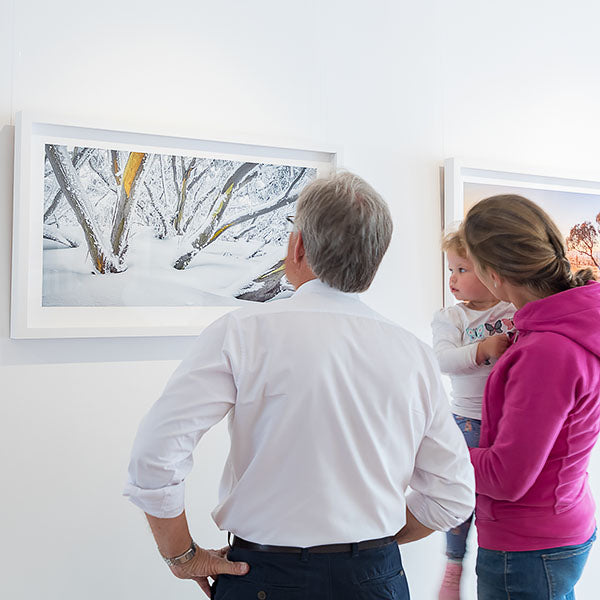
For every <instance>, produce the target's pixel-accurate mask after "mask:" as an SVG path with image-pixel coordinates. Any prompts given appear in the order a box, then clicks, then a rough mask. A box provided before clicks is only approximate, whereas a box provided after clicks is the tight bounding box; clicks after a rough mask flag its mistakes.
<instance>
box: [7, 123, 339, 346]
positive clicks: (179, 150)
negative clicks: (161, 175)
mask: <svg viewBox="0 0 600 600" xmlns="http://www.w3.org/2000/svg"><path fill="white" fill-rule="evenodd" d="M48 143H54V144H60V145H66V146H86V147H94V148H104V149H107V150H125V151H143V152H149V153H156V154H171V155H180V156H185V157H199V158H207V157H208V158H215V159H223V160H230V161H249V162H251V161H252V160H254V161H255V162H261V163H269V164H274V165H278V164H279V165H287V164H290V163H291V164H294V165H295V166H305V167H309V168H316V169H317V177H322V176H326V175H327V174H328V173H331V172H334V171H335V170H336V169H337V168H338V166H339V163H340V157H341V152H340V149H339V148H335V147H332V146H325V145H316V144H301V145H300V144H297V145H295V144H294V143H290V142H289V141H288V142H284V141H282V140H279V141H274V140H269V143H268V144H267V143H266V142H265V141H257V140H254V141H251V140H243V141H235V140H227V139H219V138H217V137H214V138H209V137H208V136H203V137H201V138H189V137H177V136H170V135H165V134H164V133H148V132H130V131H127V130H125V129H115V128H108V127H107V126H106V124H104V123H103V124H102V126H100V125H97V126H91V125H90V124H89V123H76V122H73V121H72V120H71V121H66V120H63V119H57V118H53V117H49V116H43V115H38V114H32V113H27V112H19V113H17V119H16V128H15V165H14V197H13V244H12V283H11V329H10V335H11V338H13V339H40V338H82V337H123V336H132V337H137V336H189V335H198V334H199V333H200V332H201V331H202V329H204V328H205V327H206V326H207V325H209V324H210V323H211V322H213V321H214V320H215V319H217V318H219V317H220V316H222V315H224V314H226V313H227V312H229V311H230V310H233V309H234V308H236V307H235V306H96V307H87V306H85V307H84V306H73V307H72V306H42V274H43V248H42V246H43V235H42V231H43V211H44V196H43V177H44V175H43V173H44V160H45V144H48Z"/></svg>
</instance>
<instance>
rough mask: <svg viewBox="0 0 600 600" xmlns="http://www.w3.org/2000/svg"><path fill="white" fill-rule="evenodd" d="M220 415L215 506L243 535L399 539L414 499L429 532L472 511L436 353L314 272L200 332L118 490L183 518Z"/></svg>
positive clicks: (272, 540) (148, 508)
mask: <svg viewBox="0 0 600 600" xmlns="http://www.w3.org/2000/svg"><path fill="white" fill-rule="evenodd" d="M225 415H229V433H230V437H231V448H230V452H229V457H228V459H227V462H226V465H225V468H224V473H223V477H222V481H221V486H220V490H219V504H218V505H217V506H216V507H215V509H214V511H213V513H212V515H213V518H214V520H215V522H216V524H217V525H218V527H219V528H220V529H223V530H228V531H231V532H232V533H234V534H235V535H237V536H239V537H241V538H244V539H247V540H250V541H253V542H257V543H262V544H274V545H284V546H302V547H307V546H314V545H320V544H333V543H347V542H357V541H361V540H367V539H373V538H380V537H383V536H388V535H394V534H395V533H396V532H398V530H400V529H401V528H402V527H403V525H404V524H405V508H406V505H407V504H408V506H409V508H410V510H411V512H412V513H413V514H414V515H415V516H416V517H417V519H418V520H419V521H420V522H421V523H423V524H425V525H427V526H428V527H431V528H433V529H437V530H447V529H449V528H451V527H455V526H456V525H458V524H460V523H462V522H463V521H465V520H466V519H467V517H468V516H469V515H470V514H471V512H472V511H473V507H474V503H475V497H474V477H473V469H472V467H471V463H470V461H469V456H468V452H467V447H466V444H465V441H464V439H463V437H462V435H461V433H460V431H459V429H458V427H457V426H456V424H455V423H454V421H453V419H452V416H451V413H450V410H449V407H448V402H447V399H446V396H445V393H444V391H443V388H442V384H441V381H440V375H439V369H438V366H437V363H436V360H435V357H434V355H433V352H432V351H431V349H430V348H429V347H428V346H426V345H425V344H423V343H422V342H420V341H419V340H418V339H417V338H415V337H414V336H413V335H411V334H410V333H408V332H407V331H405V330H403V329H402V328H400V327H399V326H397V325H395V324H394V323H392V322H390V321H388V320H386V319H384V318H383V317H382V316H380V315H379V314H377V313H375V312H374V311H372V310H371V309H370V308H368V307H367V306H366V305H365V304H363V303H362V302H361V301H360V300H359V298H358V296H356V295H354V294H345V293H342V292H340V291H338V290H335V289H333V288H331V287H329V286H327V285H326V284H324V283H322V282H320V281H319V280H313V281H309V282H308V283H305V284H304V285H302V286H301V287H300V288H299V290H298V291H297V292H296V293H295V294H294V296H292V297H291V298H288V299H285V300H278V301H274V302H270V303H268V304H263V305H252V306H250V307H244V308H242V309H239V310H237V311H234V312H231V313H228V314H227V315H226V316H224V317H222V318H221V319H219V320H218V321H216V322H214V323H213V324H212V325H211V326H209V327H208V328H207V329H206V330H205V331H204V332H203V333H202V334H201V335H200V337H199V338H198V340H197V342H196V343H195V347H194V350H193V352H192V353H191V355H190V356H189V357H188V358H186V359H185V360H184V361H183V362H182V363H181V365H180V366H179V368H178V369H177V370H176V371H175V373H174V374H173V376H172V378H171V380H170V381H169V383H168V384H167V387H166V389H165V391H164V392H163V394H162V396H161V397H160V398H159V399H158V401H157V402H156V403H155V404H154V406H153V407H152V408H151V410H150V412H149V413H148V414H147V415H146V417H145V418H144V420H143V421H142V423H141V425H140V428H139V431H138V434H137V437H136V440H135V443H134V447H133V452H132V457H131V463H130V466H129V481H128V483H127V486H126V489H125V495H126V496H129V498H130V499H131V501H132V502H133V503H134V504H136V505H137V506H139V507H140V508H142V509H143V510H144V511H145V512H147V513H149V514H151V515H153V516H156V517H167V518H168V517H175V516H177V515H179V514H180V513H181V512H182V511H183V509H184V480H185V477H186V475H187V474H188V473H189V472H190V470H191V468H192V451H193V449H194V447H195V446H196V444H197V443H198V441H199V440H200V438H201V437H202V435H203V434H204V433H205V432H206V431H207V430H208V429H209V428H210V427H212V426H213V425H214V424H215V423H217V422H218V421H220V420H221V419H222V418H223V417H224V416H225ZM408 486H410V488H411V490H412V491H410V493H408V495H406V492H407V487H408Z"/></svg>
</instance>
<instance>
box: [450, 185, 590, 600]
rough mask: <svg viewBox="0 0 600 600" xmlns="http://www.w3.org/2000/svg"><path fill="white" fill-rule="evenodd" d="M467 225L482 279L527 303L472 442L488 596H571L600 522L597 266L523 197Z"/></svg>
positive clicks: (475, 213)
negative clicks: (572, 260)
mask: <svg viewBox="0 0 600 600" xmlns="http://www.w3.org/2000/svg"><path fill="white" fill-rule="evenodd" d="M462 232H463V235H464V239H465V241H466V243H467V247H468V251H469V254H470V257H471V259H472V260H473V262H474V263H475V271H476V273H477V276H478V277H479V278H480V279H481V281H483V282H484V283H485V285H486V286H487V287H488V288H489V289H490V290H491V291H492V293H493V294H494V295H495V296H496V297H497V298H499V299H500V300H505V301H507V302H512V303H513V304H514V305H515V306H516V308H517V312H516V314H515V317H514V321H515V327H516V329H517V331H518V334H517V337H516V339H515V341H514V343H513V344H512V345H511V347H510V348H509V349H508V350H507V351H506V352H505V353H504V355H503V356H502V357H501V358H500V359H499V360H498V362H497V363H496V365H495V367H494V369H493V370H492V373H491V374H490V376H489V378H488V381H487V385H486V389H485V395H484V401H483V415H482V428H481V439H480V446H479V448H472V449H471V450H470V452H471V460H472V462H473V466H474V468H475V479H476V491H477V494H478V496H477V508H476V520H477V531H478V541H479V552H478V556H477V576H478V577H477V591H478V598H479V599H480V600H496V599H498V600H500V599H502V600H505V599H506V598H512V599H514V600H546V599H553V600H558V599H564V600H572V599H574V598H575V595H574V591H573V588H574V586H575V583H576V582H577V581H578V580H579V577H580V576H581V572H582V570H583V567H584V565H585V561H586V559H587V556H588V554H589V551H590V548H591V545H592V543H593V541H594V539H595V529H596V524H595V519H594V510H595V505H594V500H593V498H592V496H591V492H590V488H589V485H588V481H587V477H588V476H587V467H588V463H589V459H590V454H591V451H592V448H593V446H594V444H595V442H596V440H597V439H598V435H599V432H600V284H598V283H596V282H594V281H591V279H592V271H591V270H590V269H586V270H583V271H578V272H577V274H572V273H571V269H570V265H569V262H568V260H567V258H566V253H565V246H564V242H563V239H562V236H561V234H560V231H559V230H558V228H557V227H556V225H555V224H554V223H553V221H552V220H551V219H550V217H549V216H548V215H547V214H546V213H545V212H544V211H543V210H542V209H541V208H540V207H539V206H537V205H536V204H534V203H533V202H531V201H529V200H527V199H525V198H522V197H521V196H513V195H507V196H494V197H492V198H487V199H486V200H482V201H481V202H479V203H478V204H476V205H475V206H474V207H473V208H471V210H470V211H469V213H468V215H467V216H466V218H465V221H464V223H463V226H462Z"/></svg>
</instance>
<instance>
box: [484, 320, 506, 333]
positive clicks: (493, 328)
mask: <svg viewBox="0 0 600 600" xmlns="http://www.w3.org/2000/svg"><path fill="white" fill-rule="evenodd" d="M485 328H486V329H487V330H488V331H489V332H490V335H494V334H496V333H498V334H500V333H502V321H501V319H498V320H497V321H496V322H495V323H494V324H493V325H492V323H486V324H485Z"/></svg>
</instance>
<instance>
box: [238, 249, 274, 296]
mask: <svg viewBox="0 0 600 600" xmlns="http://www.w3.org/2000/svg"><path fill="white" fill-rule="evenodd" d="M284 275H285V260H284V259H282V260H280V261H279V262H277V263H276V264H274V265H273V266H272V267H271V268H270V269H269V270H268V271H266V272H265V273H263V274H262V275H260V276H259V277H257V278H256V279H254V280H252V281H251V282H250V283H249V284H248V285H246V286H245V287H244V288H242V289H241V290H240V292H239V294H237V296H236V298H239V299H240V300H252V301H253V302H265V301H267V300H270V299H271V298H273V297H274V296H276V295H277V294H278V293H279V292H281V291H282V290H283V286H282V279H283V276H284Z"/></svg>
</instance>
